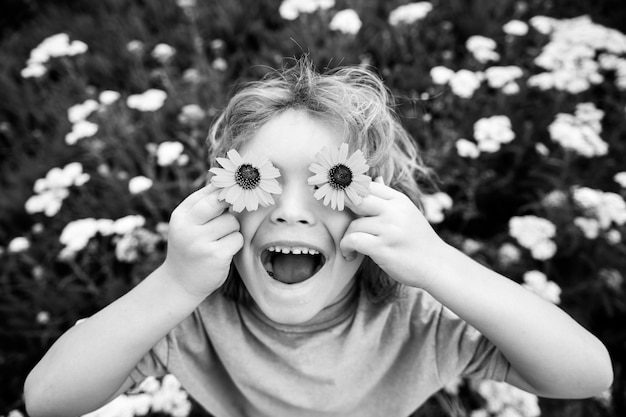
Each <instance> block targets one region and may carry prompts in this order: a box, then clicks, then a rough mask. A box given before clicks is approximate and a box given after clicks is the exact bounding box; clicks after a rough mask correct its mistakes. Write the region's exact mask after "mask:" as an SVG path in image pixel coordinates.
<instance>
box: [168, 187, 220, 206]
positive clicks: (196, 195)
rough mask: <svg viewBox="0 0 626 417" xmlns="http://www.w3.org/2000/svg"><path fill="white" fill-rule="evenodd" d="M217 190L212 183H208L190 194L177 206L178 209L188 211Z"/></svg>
mask: <svg viewBox="0 0 626 417" xmlns="http://www.w3.org/2000/svg"><path fill="white" fill-rule="evenodd" d="M216 190H217V187H215V186H214V185H212V184H210V183H209V184H207V185H205V186H204V187H202V188H200V189H199V190H197V191H194V192H193V193H191V194H189V195H188V196H187V197H186V198H185V199H184V200H183V201H182V202H181V203H180V204H179V205H178V207H177V209H178V210H179V211H181V212H183V213H186V212H188V211H189V210H191V208H192V207H193V206H194V205H195V204H196V203H197V202H198V201H200V200H201V199H203V198H204V197H206V196H207V195H209V194H211V193H214V192H215V191H216Z"/></svg>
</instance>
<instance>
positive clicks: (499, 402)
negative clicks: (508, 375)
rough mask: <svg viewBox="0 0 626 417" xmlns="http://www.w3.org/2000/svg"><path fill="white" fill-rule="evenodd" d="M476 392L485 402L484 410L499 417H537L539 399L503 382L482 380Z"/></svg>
mask: <svg viewBox="0 0 626 417" xmlns="http://www.w3.org/2000/svg"><path fill="white" fill-rule="evenodd" d="M476 391H477V392H478V393H479V394H480V395H481V396H482V397H483V398H484V399H485V400H486V401H487V405H486V409H487V410H488V411H489V412H490V413H493V414H494V415H497V416H499V417H506V416H508V417H513V416H515V417H539V416H540V415H541V410H540V408H539V399H538V398H537V396H536V395H534V394H530V393H528V392H526V391H522V390H521V389H519V388H515V387H514V386H512V385H509V384H507V383H504V382H496V381H490V380H483V381H480V382H478V387H477V389H476Z"/></svg>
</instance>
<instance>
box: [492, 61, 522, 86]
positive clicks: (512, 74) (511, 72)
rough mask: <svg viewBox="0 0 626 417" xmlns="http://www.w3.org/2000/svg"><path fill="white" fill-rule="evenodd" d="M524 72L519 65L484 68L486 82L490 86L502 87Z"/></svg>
mask: <svg viewBox="0 0 626 417" xmlns="http://www.w3.org/2000/svg"><path fill="white" fill-rule="evenodd" d="M522 75H524V73H523V72H522V69H521V68H520V67H516V66H512V65H510V66H494V67H489V68H487V69H486V70H485V77H486V78H487V84H489V87H491V88H502V87H504V86H506V85H507V84H509V83H511V82H512V81H514V80H515V79H516V78H520V77H521V76H522Z"/></svg>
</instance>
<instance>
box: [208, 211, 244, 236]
mask: <svg viewBox="0 0 626 417" xmlns="http://www.w3.org/2000/svg"><path fill="white" fill-rule="evenodd" d="M203 227H205V228H206V229H205V230H206V235H207V237H208V238H209V239H211V240H218V239H221V238H223V237H224V236H228V235H229V234H231V233H234V232H238V231H239V229H240V225H239V221H238V220H237V218H236V217H235V216H234V215H232V214H231V213H224V214H222V215H221V216H218V217H216V218H214V219H213V220H210V221H209V222H207V223H206V224H205V225H204V226H203Z"/></svg>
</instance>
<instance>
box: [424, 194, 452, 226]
mask: <svg viewBox="0 0 626 417" xmlns="http://www.w3.org/2000/svg"><path fill="white" fill-rule="evenodd" d="M421 201H422V205H423V206H424V217H426V219H427V220H428V221H429V222H430V223H433V224H437V223H441V222H442V221H443V220H444V218H445V216H444V211H445V210H449V209H451V208H452V198H451V197H450V196H449V195H448V194H446V193H444V192H437V193H434V194H426V195H423V196H422V200H421Z"/></svg>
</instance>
